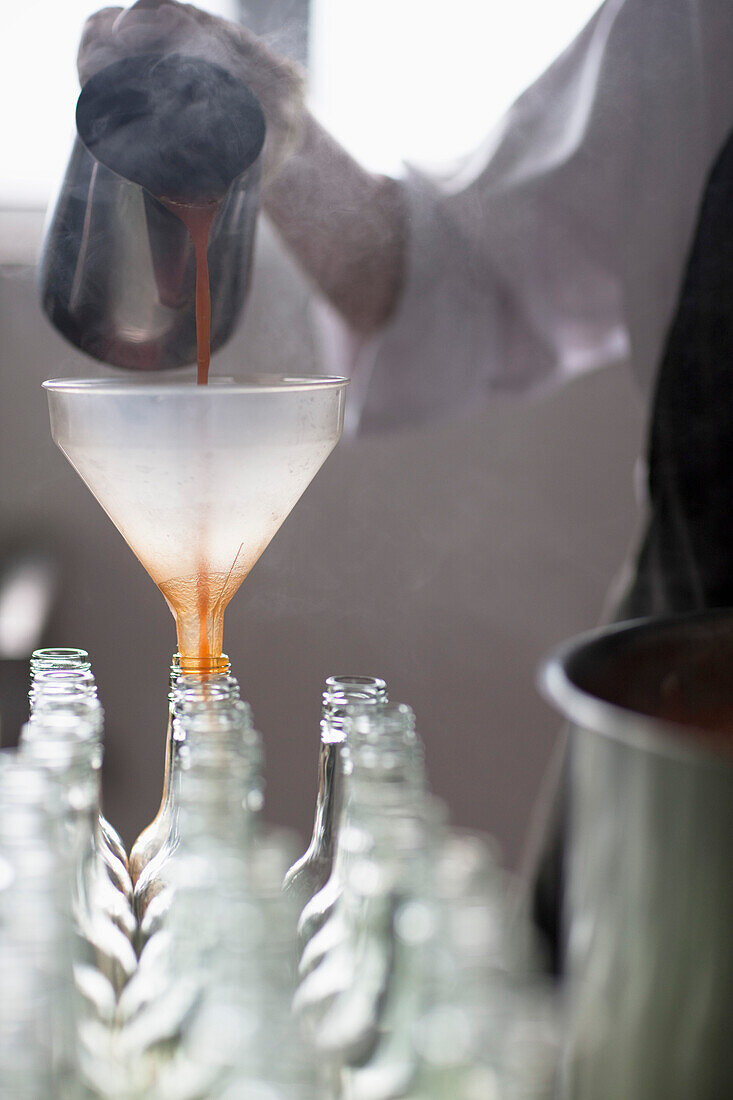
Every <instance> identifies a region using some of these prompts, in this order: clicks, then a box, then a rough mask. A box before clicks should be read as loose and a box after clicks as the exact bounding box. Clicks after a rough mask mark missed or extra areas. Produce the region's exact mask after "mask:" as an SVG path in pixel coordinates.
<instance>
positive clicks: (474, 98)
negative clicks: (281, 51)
mask: <svg viewBox="0 0 733 1100" xmlns="http://www.w3.org/2000/svg"><path fill="white" fill-rule="evenodd" d="M598 6H599V0H554V2H553V3H548V2H547V0H511V3H508V4H507V3H498V2H497V0H451V3H449V4H445V3H442V2H441V3H439V2H437V0H311V11H312V14H311V57H312V64H311V70H312V79H311V90H312V103H313V108H314V111H315V113H316V114H317V115H318V117H319V119H320V120H321V122H323V124H324V125H325V126H326V127H327V129H329V130H330V131H331V133H333V134H334V136H335V137H337V138H338V139H339V140H340V141H341V143H342V144H343V145H345V146H346V148H347V149H349V151H350V152H351V153H353V154H354V156H356V157H357V158H358V159H359V160H360V161H361V162H362V163H363V164H365V165H366V166H367V167H369V168H371V169H372V170H373V171H380V172H388V173H395V172H399V171H400V167H401V164H402V162H403V161H408V162H411V163H415V164H420V165H423V166H436V167H437V166H440V165H445V164H448V163H449V162H450V161H452V160H455V159H456V158H457V157H460V156H461V155H463V154H465V153H468V152H470V151H471V150H472V149H474V148H476V147H477V146H478V145H479V144H480V142H481V141H482V139H483V138H485V137H486V135H487V134H488V133H489V131H490V130H491V127H492V126H493V124H494V123H495V122H496V121H497V120H498V119H499V118H500V117H501V115H502V114H503V112H504V111H505V110H506V108H507V107H509V106H510V104H511V103H512V102H513V100H514V99H516V97H517V96H518V95H519V93H520V92H522V91H523V90H524V89H525V88H526V87H527V86H528V85H529V84H530V83H531V82H532V81H533V80H534V79H535V78H536V77H537V76H539V75H540V73H542V72H543V70H544V69H545V68H546V67H547V66H548V65H549V64H550V62H551V61H552V60H553V59H554V58H555V57H556V56H557V55H558V54H559V53H560V52H561V51H562V50H563V49H564V48H565V46H567V45H568V44H569V42H570V41H571V40H572V39H573V38H574V37H575V35H576V34H577V33H578V31H579V30H580V29H581V28H582V27H583V25H584V24H585V23H586V22H587V21H588V19H589V18H590V16H591V15H592V14H593V12H594V11H595V10H596V9H597V8H598Z"/></svg>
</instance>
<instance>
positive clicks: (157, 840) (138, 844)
mask: <svg viewBox="0 0 733 1100" xmlns="http://www.w3.org/2000/svg"><path fill="white" fill-rule="evenodd" d="M220 660H221V671H220V672H219V673H217V674H215V675H212V676H210V677H202V678H201V683H203V682H204V680H205V679H208V680H210V681H211V685H212V691H214V692H215V693H217V695H220V697H222V698H227V697H231V698H239V686H238V684H237V682H236V680H234V679H233V678H232V677H231V664H230V661H229V658H228V657H227V656H226V654H223V655H222V657H221V658H220ZM180 675H181V657H180V654H179V653H174V654H173V657H172V659H171V667H170V676H169V681H168V726H167V729H166V735H165V772H164V776H163V795H162V798H161V802H160V808H159V810H158V813H157V814H156V816H155V817H154V818H153V820H152V821H151V822H150V824H149V825H147V826H146V827H145V828H144V829H143V831H142V832H141V833H140V835H139V837H138V838H137V840H136V841H135V843H134V844H133V846H132V849H131V851H130V875H131V877H132V881H133V885H134V884H136V883H137V880H138V879H139V878H140V875H141V874H142V871H143V868H144V867H145V866H146V864H148V863H150V861H151V860H152V859H153V858H154V857H155V856H156V855H157V853H158V852H159V851H160V849H161V848H162V847H163V846H164V844H165V843H166V841H167V839H168V835H169V832H170V819H171V814H172V812H173V801H172V798H173V789H174V786H175V784H174V783H173V782H172V778H171V773H172V769H173V762H174V759H175V757H176V746H175V745H174V743H173V740H174V737H173V707H174V702H175V689H176V684H177V682H178V678H179V676H180ZM194 678H195V677H194ZM227 687H228V689H229V695H227Z"/></svg>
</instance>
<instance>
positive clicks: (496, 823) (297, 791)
mask: <svg viewBox="0 0 733 1100" xmlns="http://www.w3.org/2000/svg"><path fill="white" fill-rule="evenodd" d="M312 366H313V350H312V344H311V339H310V332H309V326H308V293H307V290H306V288H305V286H304V285H303V283H302V281H301V280H300V278H299V277H298V276H297V274H296V272H295V271H294V269H293V268H292V266H291V265H290V263H289V261H288V260H287V259H286V258H285V257H284V256H283V254H282V253H281V251H280V250H279V248H278V246H277V244H276V242H275V241H274V239H273V237H272V235H271V234H270V233H269V232H268V231H267V228H266V227H263V231H262V232H261V233H260V238H259V243H258V252H257V261H256V268H255V286H254V293H253V298H252V301H251V304H250V308H249V312H248V316H247V318H246V320H245V323H244V326H243V328H242V329H241V330H240V333H239V334H238V336H237V338H236V339H235V341H234V342H233V343H232V344H231V345H230V346H229V347H228V348H227V349H226V350H225V351H224V352H223V353H222V354H221V356H220V357H218V359H217V360H216V366H215V369H219V370H222V371H227V370H232V369H240V370H243V371H246V370H252V371H259V370H271V371H272V370H275V371H285V372H288V371H293V372H303V371H305V370H308V369H310V368H311V367H312ZM446 369H450V364H446ZM100 373H103V371H102V370H101V369H100V367H99V365H98V364H96V363H92V362H91V361H89V360H87V359H85V358H84V357H83V356H81V355H79V354H77V353H76V352H74V351H73V350H72V349H71V348H70V347H69V346H68V345H66V344H65V343H64V342H63V340H62V339H61V338H60V337H59V336H57V335H56V334H55V333H54V332H53V331H52V330H51V328H50V327H49V325H48V324H47V323H46V321H45V320H44V318H43V317H42V316H41V314H40V311H39V309H38V306H37V304H36V297H35V289H34V283H33V272H32V270H30V269H28V268H27V267H21V266H15V267H5V268H4V269H3V270H2V275H1V277H0V462H1V469H2V476H1V478H0V525H1V528H2V532H1V533H2V540H0V551H1V550H2V546H3V545H5V544H6V543H7V540H8V539H11V538H14V537H17V536H20V537H33V538H41V539H42V540H44V541H45V542H46V543H47V544H48V545H50V546H52V547H53V548H54V550H55V552H56V553H57V554H58V556H59V559H60V562H61V564H62V571H63V572H62V576H63V584H62V589H61V593H60V599H59V603H58V606H57V609H56V613H55V615H54V621H53V623H52V624H51V628H50V630H49V632H48V634H47V637H46V638H45V639H44V640H45V642H46V644H54V645H82V646H85V647H87V648H88V649H89V650H90V652H91V654H92V657H93V662H94V668H95V671H96V673H97V677H98V680H99V685H100V694H101V697H102V701H103V703H104V706H105V709H106V711H107V755H106V760H105V790H106V809H107V813H108V816H109V817H110V818H111V820H112V821H114V822H115V823H116V824H117V825H118V826H119V827H120V828H121V829H122V831H123V833H124V835H125V838H126V839H127V841H128V842H131V841H132V840H133V839H134V837H135V835H136V832H137V831H138V830H139V828H140V827H141V826H143V825H144V824H146V823H147V821H148V820H149V819H150V818H151V817H152V815H153V814H154V812H155V810H156V808H157V802H158V799H159V796H160V786H161V777H162V761H163V741H164V731H165V723H166V690H167V669H168V664H169V660H170V654H171V652H172V650H173V648H174V644H175V637H174V630H173V622H172V619H171V617H170V615H169V612H168V610H167V608H166V606H165V604H164V601H163V599H162V598H161V596H160V595H159V593H158V592H157V590H156V589H155V587H154V586H153V584H152V582H151V581H150V580H149V578H148V577H147V575H146V574H145V572H144V571H143V569H142V567H141V566H140V565H138V563H137V562H136V560H135V559H134V558H133V556H132V554H131V552H130V551H129V550H128V549H127V547H126V546H125V545H124V543H123V541H122V538H121V536H120V535H119V534H118V533H117V531H116V530H115V529H114V528H113V526H112V525H111V523H110V522H109V521H108V520H107V519H106V517H105V516H104V515H103V513H102V512H101V510H100V509H99V507H98V506H97V504H96V503H95V501H94V500H93V499H92V497H91V496H90V494H89V493H88V491H87V490H86V489H85V488H84V486H83V485H82V484H81V482H80V481H79V480H78V479H77V477H76V475H75V474H74V473H73V471H72V470H71V468H70V467H69V466H67V464H66V462H65V460H64V459H63V458H62V456H61V455H60V453H58V452H56V450H55V448H54V446H53V444H52V443H51V440H50V437H49V431H48V419H47V412H46V404H45V397H44V396H43V394H42V392H41V389H40V383H41V381H42V380H43V379H44V378H47V377H52V376H59V375H66V376H73V375H88V374H100ZM641 436H642V415H641V409H640V405H639V399H638V397H637V395H636V392H635V390H634V388H633V384H632V382H631V381H630V379H629V378H628V377H627V375H626V374H625V372H624V371H622V370H617V371H608V372H606V373H604V374H600V375H596V376H594V377H589V378H587V379H584V380H582V381H581V382H579V383H576V384H574V385H573V386H571V387H568V388H567V389H566V390H565V391H564V392H562V393H558V394H556V395H554V396H552V397H551V398H549V399H546V400H543V401H541V402H533V403H524V404H522V403H521V402H517V403H507V402H506V401H502V402H501V403H500V404H495V405H488V406H487V407H486V408H485V409H481V410H477V412H476V414H475V416H474V417H473V419H471V420H469V421H464V422H461V423H457V424H443V425H436V426H433V427H431V428H428V429H425V430H420V431H410V432H405V433H403V434H395V435H391V436H386V437H381V438H362V439H359V440H357V441H355V442H350V443H342V445H341V446H340V447H339V448H338V449H337V451H336V452H335V453H334V455H333V456H332V457H331V458H330V459H329V461H328V463H327V464H326V466H325V467H324V469H323V470H322V471H321V473H320V474H319V476H318V477H317V479H316V481H315V482H314V483H313V485H312V486H311V488H310V489H309V490H308V492H307V494H306V496H305V497H304V498H303V500H302V501H301V502H300V504H299V505H298V507H297V508H296V510H295V511H294V513H293V514H292V515H291V517H290V518H289V519H288V521H287V522H286V523H285V525H284V527H283V528H282V530H281V532H280V533H279V535H278V536H277V538H276V539H275V541H274V542H273V544H272V545H271V546H270V548H269V549H268V550H267V552H266V553H265V555H264V557H263V558H262V560H261V561H260V563H259V564H258V565H257V566H256V567H255V569H254V571H253V573H252V574H251V576H250V577H249V578H248V580H247V581H246V582H245V584H244V586H243V588H242V589H241V591H240V593H239V594H238V596H237V597H236V598H235V600H234V602H233V604H232V605H231V607H230V609H229V611H228V612H227V619H226V627H225V636H226V648H227V651H228V652H229V654H230V656H231V658H232V662H233V669H234V672H235V673H236V674H237V676H238V677H239V679H240V681H241V684H242V688H243V694H244V696H245V697H246V698H247V699H249V701H250V702H251V703H252V706H253V708H254V713H255V716H256V720H257V724H258V726H259V727H260V728H261V730H262V732H263V734H264V737H265V745H266V752H267V784H268V786H267V814H268V817H269V818H270V819H271V820H276V821H279V822H281V823H284V824H289V825H292V826H294V827H296V828H297V829H299V830H300V831H301V832H302V833H305V832H306V830H307V829H308V828H309V825H310V818H311V813H312V805H313V798H314V792H315V760H316V752H317V743H318V715H319V693H320V689H321V683H322V681H323V679H324V677H325V676H326V675H328V674H330V673H336V672H357V673H368V674H379V675H382V676H385V677H386V678H387V680H388V681H389V684H390V688H391V693H392V697H393V698H395V699H399V700H404V701H406V702H409V703H410V704H412V705H413V706H414V708H415V710H416V712H417V719H418V724H419V729H420V732H421V734H422V737H423V738H424V740H425V742H426V745H427V759H428V765H429V771H430V774H431V778H432V783H433V786H434V788H435V790H436V791H437V792H438V793H439V794H440V795H442V796H443V797H444V798H446V799H447V801H448V803H449V804H450V808H451V811H452V816H453V820H454V821H456V822H457V823H461V824H465V825H470V826H474V827H480V828H484V829H488V830H490V831H491V832H493V833H495V834H496V836H497V837H498V838H499V840H500V841H501V843H502V845H503V847H504V851H505V855H506V858H507V861H508V862H510V863H514V862H515V861H516V859H517V856H518V852H519V849H520V845H521V842H522V837H523V835H524V832H525V828H526V825H527V821H528V818H529V814H530V809H531V806H532V804H533V801H534V799H535V796H536V793H537V789H538V785H539V783H540V779H541V776H542V772H543V769H544V767H545V764H546V761H547V759H548V755H549V753H550V750H551V746H552V744H553V741H554V739H555V737H556V734H557V731H558V728H559V722H558V720H557V719H556V718H555V716H554V715H553V714H552V713H551V712H550V711H549V710H548V709H547V708H546V707H545V706H544V704H543V703H542V702H540V700H539V699H538V697H537V694H536V691H535V688H534V676H535V669H536V667H537V664H538V662H539V660H540V658H541V657H542V655H543V654H544V653H545V652H546V650H547V649H548V648H549V647H551V646H552V645H554V644H555V643H556V642H558V641H560V640H561V639H563V638H565V637H567V636H568V635H571V634H573V633H574V632H577V631H579V630H583V629H585V628H588V627H590V626H592V625H593V624H594V623H596V622H597V621H598V619H599V617H600V614H601V609H602V605H603V601H604V598H605V594H606V592H607V589H608V586H609V584H610V582H611V580H612V578H613V576H614V574H615V572H616V571H617V569H618V567H619V564H620V562H621V561H622V559H623V557H624V555H625V554H626V551H627V548H628V545H629V542H630V540H631V539H632V537H633V534H634V528H635V524H636V516H635V504H634V499H633V492H632V469H633V463H634V460H635V457H636V455H637V453H638V451H639V447H640V440H641ZM0 564H1V563H0ZM0 705H1V701H0Z"/></svg>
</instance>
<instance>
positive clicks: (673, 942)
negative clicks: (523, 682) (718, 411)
mask: <svg viewBox="0 0 733 1100" xmlns="http://www.w3.org/2000/svg"><path fill="white" fill-rule="evenodd" d="M542 683H543V687H544V690H545V692H546V694H547V695H548V696H549V698H550V700H551V701H552V702H553V703H554V704H555V705H556V706H557V707H558V709H559V710H560V711H561V712H562V713H563V714H564V715H565V716H566V717H567V718H568V719H569V721H570V726H571V738H570V754H571V758H570V775H571V781H570V837H569V853H568V860H569V866H568V876H567V889H566V898H565V911H566V928H567V937H568V939H567V966H568V1013H569V1016H568V1031H567V1036H568V1042H567V1056H566V1060H565V1068H564V1084H563V1095H564V1096H567V1097H572V1098H573V1100H725V1098H726V1097H731V1096H733V612H730V611H725V612H712V613H706V614H704V615H694V616H684V617H679V618H675V619H670V620H665V621H645V622H641V623H635V624H626V625H624V624H621V625H620V626H614V627H611V628H609V629H605V630H601V631H598V632H596V633H594V634H591V635H587V636H585V637H582V638H580V639H577V640H575V641H573V642H571V643H570V644H568V645H566V646H565V647H564V648H563V649H561V650H560V651H559V652H558V653H557V654H556V655H555V656H554V657H552V658H551V659H550V660H549V661H548V663H547V664H546V666H545V668H544V670H543V673H542Z"/></svg>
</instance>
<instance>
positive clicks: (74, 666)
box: [29, 647, 132, 893]
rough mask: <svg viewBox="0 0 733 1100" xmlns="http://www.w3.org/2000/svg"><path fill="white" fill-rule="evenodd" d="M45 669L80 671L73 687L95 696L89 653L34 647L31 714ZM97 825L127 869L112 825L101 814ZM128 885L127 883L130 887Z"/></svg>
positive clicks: (69, 686)
mask: <svg viewBox="0 0 733 1100" xmlns="http://www.w3.org/2000/svg"><path fill="white" fill-rule="evenodd" d="M46 672H70V673H82V674H83V675H86V676H88V677H89V679H85V680H84V681H83V682H81V683H80V682H79V681H78V680H77V681H76V687H79V688H80V693H84V694H86V693H87V692H88V694H89V695H90V696H92V697H94V698H96V696H97V688H96V681H95V679H94V676H93V675H92V665H91V661H90V660H89V654H88V653H87V651H86V650H85V649H75V648H69V647H65V648H64V647H57V648H54V649H36V650H34V652H33V654H32V655H31V659H30V674H31V687H30V692H29V698H30V703H31V713H32V712H33V708H34V705H35V702H36V696H37V695H38V694H39V686H40V684H41V682H42V676H43V673H46ZM65 687H68V688H70V689H71V690H72V693H74V684H73V683H72V682H70V681H69V680H67V682H66V684H65ZM102 732H103V730H102V718H101V716H100V729H99V736H100V739H101V737H102ZM99 825H100V829H101V836H102V839H103V841H104V845H105V848H106V849H107V851H109V853H110V855H111V856H114V857H115V859H116V860H118V861H119V862H120V863H121V864H122V865H123V867H124V868H125V870H128V866H127V852H126V851H125V846H124V844H123V843H122V838H121V837H120V835H119V833H118V832H117V830H116V829H115V828H114V826H112V825H111V824H110V823H109V821H107V819H106V818H105V817H104V815H103V814H102V813H100V815H99ZM112 870H113V872H114V871H115V870H116V866H115V865H114V864H113V865H112ZM131 885H132V884H131V883H130V886H131ZM120 889H124V890H125V892H126V893H130V892H131V891H128V889H127V884H126V883H121V885H120Z"/></svg>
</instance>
